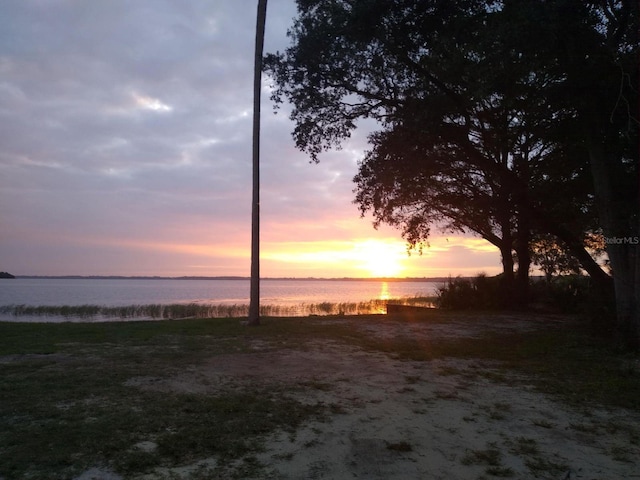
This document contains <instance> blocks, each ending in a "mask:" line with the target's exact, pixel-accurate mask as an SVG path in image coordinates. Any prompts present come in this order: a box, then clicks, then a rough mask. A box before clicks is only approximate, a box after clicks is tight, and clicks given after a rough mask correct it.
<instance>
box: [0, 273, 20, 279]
mask: <svg viewBox="0 0 640 480" xmlns="http://www.w3.org/2000/svg"><path fill="white" fill-rule="evenodd" d="M0 278H16V277H15V276H14V275H11V274H10V273H9V272H0Z"/></svg>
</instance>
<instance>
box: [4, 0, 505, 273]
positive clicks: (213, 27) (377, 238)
mask: <svg viewBox="0 0 640 480" xmlns="http://www.w3.org/2000/svg"><path fill="white" fill-rule="evenodd" d="M256 6H257V0H214V1H212V0H180V1H178V0H137V1H135V2H130V1H128V0H109V1H108V2H105V1H100V0H20V1H13V2H3V6H2V15H1V16H0V124H1V125H2V127H1V128H0V271H7V272H10V273H13V274H14V275H124V276H136V275H144V276H148V275H150V276H225V275H234V276H236V275H237V276H249V274H250V242H251V182H252V156H251V155H252V154H251V135H252V105H253V97H252V95H253V55H254V47H255V45H254V42H255V24H256ZM295 14H296V11H295V3H294V1H293V0H270V1H269V4H268V9H267V24H266V33H265V47H264V48H265V53H268V52H275V51H276V50H280V51H282V50H284V49H285V48H286V47H287V45H288V44H289V39H288V38H287V35H286V32H287V29H288V28H289V27H290V26H291V24H292V19H293V18H294V17H295ZM269 91H270V80H269V78H267V77H266V76H264V77H263V88H262V102H261V110H262V121H261V125H262V133H261V138H262V141H261V193H260V204H261V205H260V208H261V261H260V265H261V276H263V277H370V276H376V277H377V276H397V277H431V276H448V275H452V276H456V275H475V274H477V273H480V272H484V273H487V274H489V275H493V274H496V273H499V272H500V257H499V252H498V251H497V249H496V248H495V247H493V246H492V245H490V244H489V243H488V242H486V241H484V240H481V239H478V238H473V237H464V236H460V235H451V234H448V235H441V234H440V233H439V232H438V231H435V232H434V235H433V236H432V238H431V239H430V242H429V243H430V247H429V248H425V250H424V252H423V254H422V255H419V254H417V253H413V254H411V255H408V254H407V249H406V245H405V242H404V241H403V240H402V238H401V236H400V233H399V232H398V231H397V230H394V229H392V228H390V227H385V226H382V227H381V228H380V229H378V230H376V229H374V228H373V226H372V219H371V218H370V217H364V218H361V216H360V212H359V210H358V207H357V205H355V204H354V203H353V199H354V193H353V188H354V184H353V182H352V179H353V176H354V175H355V174H356V173H357V164H358V160H359V159H361V158H362V157H363V155H364V152H365V151H366V149H367V133H368V131H369V130H368V129H367V128H366V127H365V126H363V127H362V128H359V129H358V130H357V131H356V132H355V134H354V135H353V136H352V138H351V139H350V141H349V142H348V143H346V144H345V145H343V148H342V149H341V150H336V151H330V152H327V153H325V154H324V155H322V156H321V157H320V163H319V164H312V163H310V162H309V158H308V156H307V155H306V154H304V153H301V152H299V151H298V150H296V149H295V145H294V143H293V140H292V138H291V131H292V130H293V128H294V125H293V123H292V122H291V121H290V120H289V118H288V111H290V108H289V106H288V105H284V106H283V107H282V108H280V110H279V111H278V112H277V114H276V113H274V109H273V103H272V101H271V100H270V98H269ZM373 127H375V126H373V125H369V128H373Z"/></svg>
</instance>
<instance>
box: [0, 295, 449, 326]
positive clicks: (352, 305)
mask: <svg viewBox="0 0 640 480" xmlns="http://www.w3.org/2000/svg"><path fill="white" fill-rule="evenodd" d="M435 301H436V297H404V298H395V299H388V300H381V299H372V300H369V301H363V302H320V303H300V304H293V305H261V306H260V315H261V316H265V317H308V316H321V315H368V314H382V313H386V310H387V303H393V304H399V305H411V306H417V307H433V306H434V303H435ZM248 313H249V305H248V304H232V305H225V304H200V303H185V304H150V305H127V306H120V307H107V306H101V305H61V306H31V305H4V306H0V315H5V316H10V317H12V320H14V321H22V320H24V319H25V318H29V319H35V320H36V321H37V320H38V319H43V320H45V321H56V320H55V319H56V318H57V319H58V321H74V320H75V321H114V320H126V321H130V320H184V319H194V318H239V317H246V316H247V315H248ZM0 321H2V320H0ZM5 321H6V320H5Z"/></svg>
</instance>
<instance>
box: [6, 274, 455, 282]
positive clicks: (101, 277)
mask: <svg viewBox="0 0 640 480" xmlns="http://www.w3.org/2000/svg"><path fill="white" fill-rule="evenodd" d="M15 278H44V279H60V280H72V279H77V280H250V277H238V276H217V277H202V276H199V277H196V276H184V277H161V276H121V275H16V276H15ZM449 278H451V277H336V278H323V277H263V278H261V279H260V280H261V281H272V280H295V281H297V282H299V281H311V282H313V281H357V282H363V281H366V282H447V281H448V280H449ZM462 278H465V277H462Z"/></svg>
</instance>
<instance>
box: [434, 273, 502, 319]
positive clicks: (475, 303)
mask: <svg viewBox="0 0 640 480" xmlns="http://www.w3.org/2000/svg"><path fill="white" fill-rule="evenodd" d="M437 294H438V299H437V301H436V303H437V305H438V306H439V307H440V308H450V309H452V310H467V309H470V308H473V309H482V310H495V309H500V308H504V307H505V306H507V305H508V301H509V295H508V292H506V291H505V289H504V286H503V281H502V276H501V275H497V276H495V277H488V276H487V275H485V274H483V273H481V274H479V275H478V276H477V277H475V278H473V279H468V278H461V277H456V278H455V279H451V278H449V281H448V282H447V284H445V285H443V286H441V287H438V292H437Z"/></svg>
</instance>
